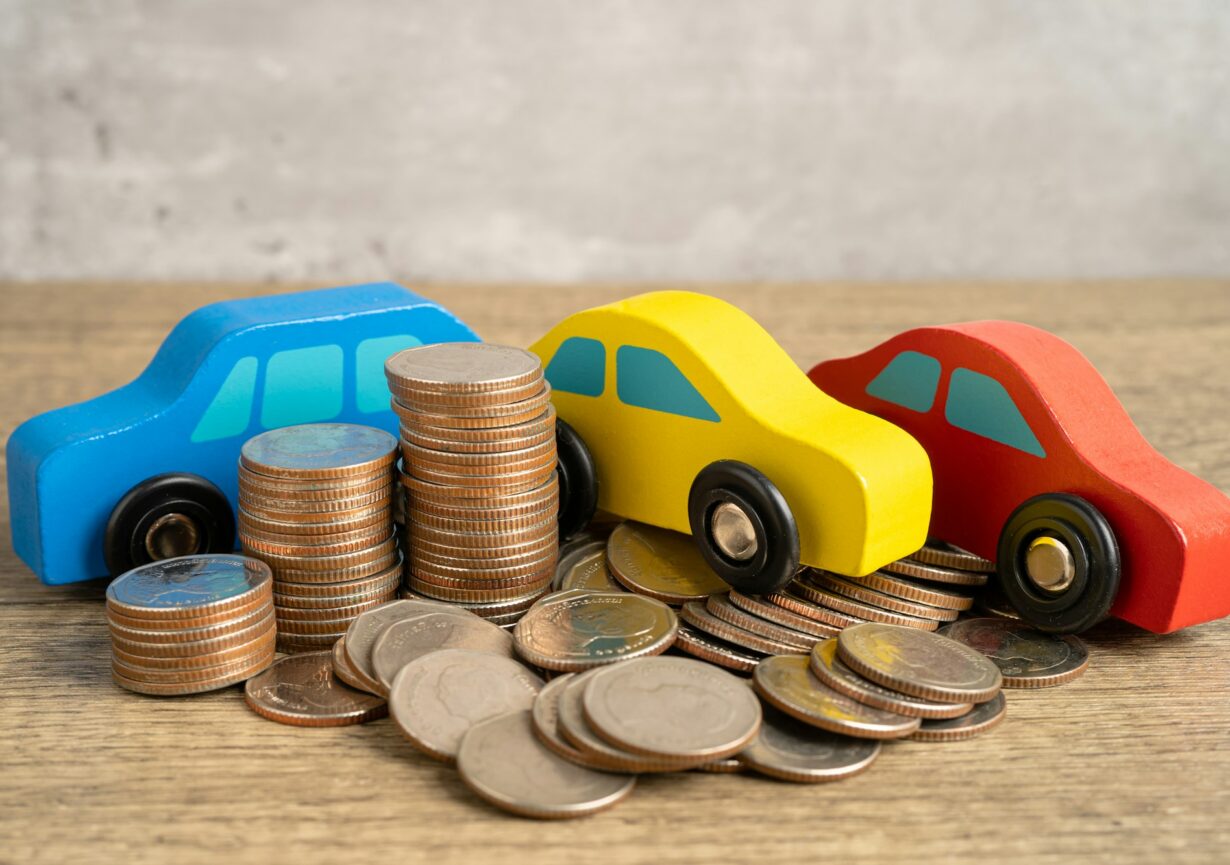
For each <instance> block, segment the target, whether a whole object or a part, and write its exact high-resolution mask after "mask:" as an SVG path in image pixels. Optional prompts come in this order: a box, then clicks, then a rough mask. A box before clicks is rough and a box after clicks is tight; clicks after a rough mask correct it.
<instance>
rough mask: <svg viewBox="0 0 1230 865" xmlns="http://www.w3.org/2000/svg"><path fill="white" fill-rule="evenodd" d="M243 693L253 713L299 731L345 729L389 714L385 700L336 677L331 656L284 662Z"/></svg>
mask: <svg viewBox="0 0 1230 865" xmlns="http://www.w3.org/2000/svg"><path fill="white" fill-rule="evenodd" d="M243 692H244V700H245V701H246V702H247V704H248V708H250V709H251V710H252V711H253V712H255V713H256V714H258V715H260V716H262V717H264V718H268V719H269V720H271V721H277V722H278V723H281V724H290V725H292V726H295V727H344V726H347V725H349V724H362V723H363V722H364V721H371V720H373V719H375V718H383V717H384V716H385V714H387V712H388V707H387V705H386V704H385V702H384V700H383V699H381V698H380V697H375V696H372V695H371V694H366V693H364V692H363V691H359V690H356V689H355V688H351V687H350V686H349V685H347V684H345V683H344V682H342V681H341V680H339V679H338V678H337V677H336V676H335V675H334V671H333V652H332V651H327V652H312V653H310V654H304V655H292V656H291V657H289V658H282V659H281V660H279V661H276V662H274V664H273V665H272V666H271V667H269V669H267V670H265V671H263V672H261V673H260V674H259V675H256V676H253V677H252V678H251V679H248V682H247V684H246V685H244V689H243Z"/></svg>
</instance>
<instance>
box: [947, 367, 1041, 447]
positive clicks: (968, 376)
mask: <svg viewBox="0 0 1230 865" xmlns="http://www.w3.org/2000/svg"><path fill="white" fill-rule="evenodd" d="M944 417H945V418H947V419H948V422H949V423H950V424H952V425H953V426H955V427H957V428H958V429H963V430H966V431H967V432H972V433H974V434H975V435H980V436H982V437H983V438H988V439H990V440H991V441H995V442H999V443H1000V444H1003V445H1007V446H1008V447H1012V448H1016V449H1017V450H1019V451H1024V452H1025V453H1027V454H1033V455H1034V456H1036V457H1045V456H1046V451H1045V450H1044V449H1043V448H1042V443H1041V442H1039V441H1038V437H1037V436H1036V435H1034V433H1033V430H1031V429H1030V428H1029V423H1028V422H1027V421H1026V420H1025V417H1024V416H1023V415H1022V414H1021V411H1020V409H1018V408H1017V407H1016V403H1014V402H1013V401H1012V397H1011V396H1009V395H1008V391H1007V390H1006V389H1005V388H1004V386H1003V385H1002V384H1000V383H999V382H997V381H996V380H995V379H993V378H991V377H990V376H989V375H983V374H982V373H980V372H974V371H973V370H972V369H963V368H958V369H954V370H953V371H952V381H951V382H949V385H948V403H947V405H945V406H944Z"/></svg>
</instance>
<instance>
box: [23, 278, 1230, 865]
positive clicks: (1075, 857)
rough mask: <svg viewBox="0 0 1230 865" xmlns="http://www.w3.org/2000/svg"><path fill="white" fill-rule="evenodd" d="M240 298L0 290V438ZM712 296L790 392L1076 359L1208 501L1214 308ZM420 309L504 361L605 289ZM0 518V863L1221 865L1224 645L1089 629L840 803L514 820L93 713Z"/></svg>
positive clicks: (784, 791)
mask: <svg viewBox="0 0 1230 865" xmlns="http://www.w3.org/2000/svg"><path fill="white" fill-rule="evenodd" d="M258 290H259V289H253V288H251V287H220V286H173V287H172V286H127V285H104V286H90V287H82V286H71V285H58V286H43V285H27V286H0V381H2V382H3V385H2V391H0V392H2V393H3V394H4V399H3V401H2V403H0V434H3V436H4V438H5V439H7V438H8V436H9V434H10V433H11V432H12V430H13V428H14V427H15V426H16V425H17V424H18V423H19V422H20V421H22V420H24V419H25V418H27V417H30V416H31V415H34V414H36V413H39V412H42V411H45V410H47V409H50V408H54V407H56V406H60V405H64V404H66V403H68V402H73V401H77V400H81V399H85V398H88V397H92V396H94V395H96V394H98V393H101V392H103V391H105V390H108V389H110V388H112V387H115V386H118V385H119V384H122V383H124V382H126V381H127V380H129V379H130V378H132V377H133V376H134V375H136V374H137V373H138V372H139V371H140V370H141V369H142V367H143V366H144V364H145V363H146V362H147V361H148V360H149V358H150V357H151V356H152V354H153V352H154V350H155V348H156V347H157V345H158V344H159V342H160V341H161V339H162V337H163V336H164V335H165V334H166V333H167V331H168V330H169V329H170V327H171V326H172V325H173V324H174V323H175V321H176V320H178V319H179V318H180V317H181V316H182V315H184V314H186V313H187V312H189V311H190V310H192V309H193V308H195V307H197V306H200V305H202V304H204V303H206V302H210V301H214V300H220V299H224V298H228V297H236V296H243V295H245V294H250V293H253V292H255V291H258ZM713 291H714V293H717V294H721V295H722V296H725V297H727V298H729V299H732V300H736V301H737V302H738V303H739V304H740V305H741V306H743V307H744V308H745V309H747V310H748V311H749V312H750V313H752V314H753V315H754V316H756V317H757V318H758V319H759V320H760V321H761V322H762V323H763V324H764V325H765V326H766V327H767V328H768V329H769V330H770V332H772V333H774V334H775V335H776V336H777V338H778V339H779V340H780V341H781V343H782V344H783V345H784V346H785V347H786V349H787V350H788V351H789V352H790V353H791V354H792V355H793V356H794V357H795V358H796V359H797V360H798V362H799V363H800V364H801V365H803V366H805V367H806V366H809V365H810V364H811V363H813V362H815V361H817V360H820V359H822V358H826V357H832V356H838V355H842V354H847V353H851V352H854V351H858V350H862V349H864V348H867V347H870V346H872V345H874V344H876V343H878V342H879V341H880V340H881V339H883V338H885V337H887V336H890V335H891V334H893V333H896V332H897V331H900V330H902V329H904V328H907V327H911V326H915V325H919V324H926V323H935V322H945V321H956V320H968V319H974V318H991V317H997V318H1015V319H1020V320H1023V321H1027V322H1031V323H1034V324H1038V325H1041V326H1043V327H1046V328H1048V329H1050V330H1053V331H1055V332H1057V333H1058V334H1059V335H1061V336H1063V337H1065V338H1066V339H1068V340H1069V341H1071V342H1073V343H1074V344H1076V345H1077V346H1078V347H1079V348H1080V349H1081V350H1083V351H1084V352H1085V353H1086V354H1087V355H1088V356H1089V358H1090V359H1091V360H1092V361H1093V362H1094V363H1095V365H1096V366H1097V367H1098V368H1099V369H1101V370H1102V372H1103V374H1104V375H1105V376H1106V377H1107V379H1109V381H1110V383H1111V385H1112V387H1114V389H1115V390H1116V392H1117V393H1118V394H1119V395H1120V397H1121V398H1122V400H1123V401H1124V403H1125V404H1126V405H1127V408H1128V410H1129V411H1130V413H1131V414H1132V416H1133V418H1134V419H1135V420H1136V421H1137V423H1138V424H1139V425H1140V427H1141V428H1142V430H1143V431H1144V433H1145V435H1146V436H1147V437H1148V438H1149V439H1150V440H1151V441H1152V442H1153V443H1154V444H1155V445H1156V446H1157V447H1158V448H1159V449H1160V450H1161V451H1162V452H1163V453H1164V454H1166V455H1167V456H1168V457H1170V458H1172V459H1174V460H1175V461H1176V462H1178V463H1179V464H1180V465H1182V466H1184V467H1186V468H1188V469H1190V470H1192V471H1194V472H1196V473H1197V474H1199V475H1201V476H1203V477H1205V478H1207V479H1209V480H1210V481H1212V482H1213V483H1214V484H1216V485H1218V486H1219V487H1220V488H1221V489H1223V490H1226V489H1230V411H1228V410H1227V406H1228V405H1230V373H1228V372H1227V368H1228V367H1230V283H1227V282H1200V283H1193V282H1182V283H1166V282H1154V283H1130V284H1099V285H1085V284H1080V285H1056V284H1048V285H1029V284H1021V285H1011V286H996V287H991V288H987V287H979V286H968V285H958V286H944V285H918V286H855V285H807V286H787V287H768V286H742V287H723V288H719V289H714V290H713ZM425 293H427V294H429V295H431V296H433V297H435V298H436V299H438V300H440V301H443V302H444V303H445V305H447V306H449V307H450V308H452V309H453V310H454V311H456V312H457V313H458V314H459V315H460V316H461V317H462V318H463V319H465V320H466V321H468V322H469V323H470V324H472V325H473V326H474V327H475V329H476V330H477V331H478V332H479V333H480V334H482V335H483V336H484V337H485V338H486V339H488V340H492V341H498V342H505V343H511V344H514V345H527V344H528V343H529V342H530V341H531V340H533V339H534V338H536V337H537V336H539V335H540V334H541V333H543V332H545V330H546V329H547V328H548V327H549V326H550V325H551V324H553V323H554V322H555V321H557V320H558V319H560V318H561V317H562V316H564V315H565V314H567V313H570V312H572V311H574V310H578V309H581V308H584V307H586V306H590V305H593V304H596V303H599V302H603V301H605V300H608V299H612V298H615V297H618V296H622V295H625V294H628V293H631V292H630V291H628V290H626V289H619V288H547V289H541V288H532V287H516V286H514V287H502V288H500V287H445V286H438V287H435V288H431V289H426V290H425ZM4 500H5V502H6V503H7V495H6V496H5V497H4ZM0 507H3V512H2V521H3V526H0V537H2V538H3V540H2V541H0V543H2V544H3V547H2V549H0V634H2V639H0V729H2V732H0V862H49V863H57V865H59V863H70V862H124V863H141V862H151V863H173V862H201V861H210V862H216V861H224V862H227V863H228V865H239V863H256V862H266V863H281V862H290V863H295V865H308V863H315V862H322V863H337V862H345V861H350V860H352V859H353V860H354V861H365V862H367V861H380V862H397V863H401V862H431V863H445V862H460V863H469V862H476V861H495V862H503V863H508V865H514V863H522V862H531V863H555V862H561V863H569V865H577V863H581V862H603V863H618V862H645V861H648V862H654V863H685V862H695V863H714V862H728V861H751V862H757V863H761V865H774V863H778V862H814V863H819V862H826V863H827V862H832V863H850V862H864V861H866V862H870V861H890V860H892V861H906V862H971V863H975V862H976V863H988V862H1022V863H1037V862H1049V861H1055V862H1071V861H1108V862H1116V863H1124V862H1149V863H1155V862H1168V863H1169V862H1226V861H1227V860H1228V857H1230V852H1228V851H1230V664H1228V662H1227V657H1228V656H1230V621H1220V622H1214V623H1211V624H1207V625H1203V626H1200V627H1195V628H1190V629H1188V630H1186V631H1183V632H1181V633H1178V634H1173V635H1170V636H1166V637H1159V636H1154V635H1151V634H1148V633H1146V632H1144V631H1140V630H1137V629H1135V628H1133V627H1130V626H1127V625H1124V624H1122V623H1114V622H1111V623H1107V624H1104V625H1102V626H1099V627H1098V628H1096V629H1095V630H1094V631H1092V632H1091V633H1089V634H1088V635H1087V638H1088V641H1089V642H1090V644H1091V651H1092V654H1093V660H1092V665H1091V668H1090V670H1089V672H1088V673H1087V674H1086V675H1085V676H1084V677H1083V678H1081V679H1079V680H1078V681H1076V682H1074V683H1072V684H1069V685H1067V686H1064V687H1061V688H1057V689H1052V690H1042V691H1037V692H1027V691H1012V692H1010V693H1009V710H1008V716H1009V717H1008V720H1007V721H1006V722H1005V723H1004V724H1003V725H1002V726H1001V727H1000V728H999V729H997V730H996V731H994V732H993V733H991V734H989V735H987V736H985V737H983V738H979V739H974V740H972V741H969V742H963V743H953V744H923V743H897V744H893V745H891V746H889V747H887V748H886V749H885V753H884V754H883V755H882V757H881V759H880V760H879V762H878V763H877V764H876V765H875V766H874V767H873V768H872V770H871V771H870V772H868V773H866V774H864V775H862V776H859V777H856V778H853V779H850V780H848V781H843V782H840V783H837V784H830V785H820V786H801V785H791V784H784V783H777V782H773V781H769V780H765V779H762V778H758V777H754V776H747V777H736V776H729V777H727V776H711V775H703V774H697V773H690V774H680V775H673V776H658V777H647V778H644V779H642V780H641V782H640V785H639V787H638V789H637V790H636V792H635V793H634V794H633V796H632V797H631V798H630V799H628V800H627V801H626V802H625V803H623V804H622V805H621V806H619V807H617V808H615V809H614V810H612V811H609V812H607V813H605V814H601V815H598V816H596V817H593V818H588V819H583V820H577V821H572V822H566V823H538V822H533V821H528V820H522V819H517V818H514V817H510V816H508V815H505V814H503V813H501V812H498V811H495V810H493V809H492V808H489V807H487V806H486V805H484V804H483V803H482V802H480V801H478V800H477V799H476V798H475V797H474V796H472V795H470V794H469V793H468V792H467V790H466V789H465V788H464V787H463V786H462V785H461V783H460V781H459V780H458V779H457V775H456V773H455V772H454V770H453V769H451V768H448V767H446V766H442V765H440V764H438V763H435V762H432V761H431V760H428V759H426V758H425V757H422V756H420V755H419V754H418V753H417V752H415V751H414V750H413V749H412V748H411V747H409V746H408V745H407V744H406V743H405V742H403V741H402V740H401V738H400V736H399V735H398V734H397V732H396V730H395V728H394V727H393V725H392V724H391V722H390V721H388V720H383V721H378V722H376V723H372V724H368V725H366V726H363V727H349V728H342V729H335V730H327V729H326V730H304V729H298V728H295V727H286V726H281V725H279V724H275V723H271V722H269V721H266V720H263V719H261V718H259V717H257V716H256V715H255V714H253V713H252V712H250V711H249V710H248V709H247V708H246V707H245V705H244V703H243V699H242V695H241V692H240V691H239V689H237V688H232V689H229V690H226V691H223V692H219V693H213V694H207V695H202V696H197V697H185V698H177V699H157V698H149V697H141V696H138V695H135V694H130V693H127V692H125V691H122V690H120V689H119V688H117V687H116V686H115V685H113V684H112V683H111V680H110V678H109V675H108V641H107V631H106V626H105V624H104V612H103V605H102V602H101V598H102V587H101V585H99V584H89V585H83V586H73V587H59V588H52V587H44V586H41V585H40V584H39V583H38V581H37V580H36V579H35V578H34V576H33V575H32V574H31V573H30V572H29V571H28V570H27V569H26V567H25V566H24V565H23V564H22V563H21V562H20V561H18V560H17V558H16V557H15V556H14V554H13V552H12V547H11V542H10V540H9V531H8V508H7V504H6V505H4V506H0ZM62 519H63V520H65V521H66V522H68V521H71V520H72V519H73V514H72V513H71V512H69V513H65V514H63V515H62ZM1227 565H1228V567H1230V562H1228V563H1227ZM1228 578H1230V576H1228Z"/></svg>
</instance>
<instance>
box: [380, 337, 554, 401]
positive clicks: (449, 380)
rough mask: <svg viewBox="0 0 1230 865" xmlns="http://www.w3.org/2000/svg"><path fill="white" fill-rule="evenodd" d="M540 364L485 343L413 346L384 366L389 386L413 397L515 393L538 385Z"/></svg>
mask: <svg viewBox="0 0 1230 865" xmlns="http://www.w3.org/2000/svg"><path fill="white" fill-rule="evenodd" d="M541 368H542V363H541V361H539V359H538V358H537V357H536V356H535V355H534V354H532V353H531V352H528V351H525V350H524V349H520V348H514V347H512V346H506V345H496V344H493V343H487V342H441V343H434V344H432V345H423V346H415V347H414V348H407V349H404V350H403V351H399V352H398V353H396V354H394V355H393V356H392V357H390V358H389V359H388V360H386V361H385V363H384V371H385V375H386V376H387V377H388V379H389V381H390V383H391V384H393V385H395V386H397V387H398V388H400V389H403V390H410V391H412V392H413V393H414V394H416V395H417V394H424V396H423V398H424V399H428V400H430V399H431V397H430V395H432V394H453V393H483V392H487V391H497V392H499V391H506V390H515V389H516V388H518V387H522V386H525V385H529V384H532V383H535V382H537V381H538V379H539V376H540V372H541Z"/></svg>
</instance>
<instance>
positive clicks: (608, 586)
mask: <svg viewBox="0 0 1230 865" xmlns="http://www.w3.org/2000/svg"><path fill="white" fill-rule="evenodd" d="M551 588H552V589H553V590H554V591H557V592H563V591H567V590H568V589H589V590H590V591H594V592H622V591H623V590H624V587H623V586H621V585H620V584H619V582H618V581H616V580H615V579H614V578H613V577H612V576H611V572H610V570H609V569H608V568H607V566H606V541H601V540H599V541H590V542H589V543H587V544H586V545H584V546H581V547H576V548H574V549H572V550H570V551H569V552H568V553H563V552H562V551H561V554H560V558H559V563H558V564H557V565H556V566H555V579H554V580H553V581H552V582H551Z"/></svg>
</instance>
